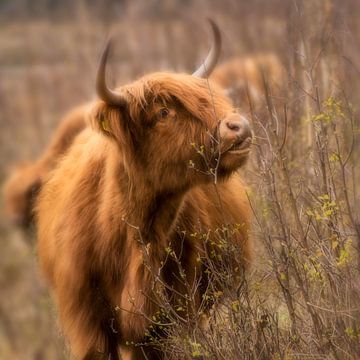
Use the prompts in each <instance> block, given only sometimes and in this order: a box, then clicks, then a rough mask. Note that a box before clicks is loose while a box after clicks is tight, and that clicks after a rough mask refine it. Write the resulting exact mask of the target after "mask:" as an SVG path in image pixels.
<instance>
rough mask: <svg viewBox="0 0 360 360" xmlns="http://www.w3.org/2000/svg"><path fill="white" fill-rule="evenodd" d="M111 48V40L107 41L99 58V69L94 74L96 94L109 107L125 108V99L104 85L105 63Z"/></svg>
mask: <svg viewBox="0 0 360 360" xmlns="http://www.w3.org/2000/svg"><path fill="white" fill-rule="evenodd" d="M110 47H111V39H109V40H108V42H107V44H106V46H105V48H104V50H103V52H102V54H101V58H100V63H99V67H98V70H97V74H96V92H97V94H98V96H99V98H100V99H101V100H103V101H105V102H106V103H107V104H109V105H115V106H125V105H126V99H125V98H124V97H123V96H122V95H121V94H119V93H117V92H115V91H113V90H111V89H109V88H108V87H107V85H106V79H105V77H106V62H107V58H108V56H109V52H110Z"/></svg>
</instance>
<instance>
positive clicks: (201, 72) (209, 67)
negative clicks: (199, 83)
mask: <svg viewBox="0 0 360 360" xmlns="http://www.w3.org/2000/svg"><path fill="white" fill-rule="evenodd" d="M209 23H210V25H211V30H212V34H213V44H212V46H211V49H210V52H209V54H208V56H207V58H206V59H205V61H204V62H203V64H202V65H201V66H200V67H199V68H198V69H197V70H196V71H195V72H194V73H193V76H197V77H202V78H207V77H209V76H210V74H211V73H212V71H213V70H214V68H215V65H216V63H217V61H218V60H219V57H220V51H221V34H220V29H219V27H218V26H217V25H216V23H215V22H214V21H213V20H212V19H209Z"/></svg>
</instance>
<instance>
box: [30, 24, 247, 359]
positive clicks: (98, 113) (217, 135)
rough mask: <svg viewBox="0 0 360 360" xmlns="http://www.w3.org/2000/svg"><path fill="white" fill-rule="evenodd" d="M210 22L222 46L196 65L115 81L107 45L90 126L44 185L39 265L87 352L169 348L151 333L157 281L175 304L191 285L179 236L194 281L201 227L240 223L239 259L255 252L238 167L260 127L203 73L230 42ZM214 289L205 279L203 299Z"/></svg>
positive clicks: (74, 346)
mask: <svg viewBox="0 0 360 360" xmlns="http://www.w3.org/2000/svg"><path fill="white" fill-rule="evenodd" d="M212 30H213V34H214V39H215V40H214V44H213V46H212V49H211V51H210V53H209V55H208V57H207V59H206V60H205V63H204V64H203V65H202V66H201V67H200V68H199V70H197V71H196V72H195V73H194V74H193V75H186V74H176V73H154V74H150V75H147V76H144V77H142V78H140V79H139V80H137V81H135V82H133V83H131V84H130V85H126V86H122V87H120V88H117V89H116V90H111V89H109V88H108V87H107V85H106V81H105V68H106V61H107V57H108V52H109V46H110V45H109V44H108V45H107V47H106V49H105V51H104V52H103V54H102V57H101V60H100V65H99V69H98V74H97V93H98V95H99V97H100V99H101V100H100V101H98V102H97V103H96V105H95V106H94V108H93V109H92V111H91V112H90V114H89V121H90V123H91V128H88V129H86V130H85V131H83V132H82V133H81V135H79V136H78V137H77V139H76V140H75V142H74V143H73V145H72V146H71V148H70V150H69V151H68V153H67V154H66V156H65V157H64V158H63V159H62V160H61V162H60V163H59V165H58V166H57V167H56V168H55V169H54V170H53V171H52V172H51V173H50V174H49V177H48V180H47V182H46V184H45V185H44V186H43V187H42V189H41V192H40V195H39V197H38V202H37V221H38V253H39V260H40V265H41V268H42V270H43V272H44V274H45V276H46V279H47V281H48V283H49V284H50V286H51V288H52V292H53V296H54V299H55V303H56V305H57V308H58V314H59V318H60V324H61V327H62V330H63V333H64V335H65V336H66V338H67V339H68V341H69V345H70V347H71V351H72V353H73V354H74V355H75V357H76V358H78V359H95V358H98V356H101V354H103V356H104V358H106V359H110V358H111V359H113V360H114V359H119V352H121V350H122V349H126V352H127V355H128V356H129V357H131V358H132V359H140V358H146V359H153V358H162V354H161V353H160V352H156V351H155V349H154V348H152V347H151V346H150V345H147V344H146V336H145V334H146V331H147V329H148V327H149V325H150V324H151V319H153V316H154V315H155V314H156V313H157V311H158V310H159V305H158V304H157V302H156V301H153V299H154V298H153V296H155V292H157V291H163V289H162V288H161V286H160V285H159V281H158V280H160V284H167V291H168V292H169V294H168V296H169V299H170V301H172V302H174V305H175V304H176V298H177V296H176V294H184V293H185V292H186V289H185V288H184V287H183V285H182V283H181V282H179V281H178V278H179V277H178V276H176V275H175V274H176V271H177V270H176V266H175V264H174V262H173V261H171V259H169V258H168V257H167V256H166V254H167V253H168V249H169V247H170V246H171V248H172V249H173V251H174V252H176V254H177V256H178V258H179V261H180V263H181V266H182V268H183V269H184V274H185V276H186V278H187V281H188V282H189V283H190V284H193V283H195V282H196V281H197V280H198V279H199V277H200V276H202V275H204V274H203V273H204V270H205V269H204V266H203V264H202V262H201V261H199V254H201V253H202V251H205V250H204V244H203V242H201V241H200V240H199V239H197V238H196V237H194V236H192V235H193V234H194V232H195V231H196V229H200V230H202V231H210V233H211V232H212V233H215V230H216V229H218V228H220V227H223V226H224V224H237V225H238V227H237V231H234V235H233V239H232V241H234V243H236V244H237V245H239V248H240V249H241V252H240V253H239V254H237V256H238V259H237V260H238V261H240V262H241V263H242V264H243V266H244V267H246V266H247V264H248V263H249V261H250V258H251V249H250V248H251V247H250V243H249V239H248V227H249V213H250V211H249V204H248V201H247V197H246V194H245V189H244V187H243V185H242V184H241V181H240V179H239V175H238V174H237V173H236V170H237V169H239V167H241V166H242V165H243V164H244V162H245V161H246V159H247V157H248V154H249V151H250V144H251V138H252V133H251V129H250V126H249V123H248V121H247V120H246V119H245V118H244V117H243V116H241V114H238V113H237V112H236V110H235V109H234V107H233V106H232V104H231V102H230V101H229V100H228V99H227V98H226V97H225V96H224V95H223V92H222V90H221V89H220V88H217V87H216V85H214V84H212V83H209V82H208V81H207V80H206V79H204V78H206V77H208V76H209V74H210V73H211V71H212V70H213V68H214V66H215V64H216V61H217V58H218V56H219V52H220V43H221V38H220V32H219V30H218V28H217V27H216V25H215V24H213V23H212ZM213 239H214V241H216V236H214V237H213ZM180 244H181V245H180ZM206 278H207V277H206V276H205V275H204V276H203V281H206ZM159 286H160V288H159ZM205 288H206V284H203V286H199V288H198V289H197V294H196V299H195V302H196V304H195V305H196V306H199V303H200V301H201V296H202V291H204V289H205ZM169 289H170V290H169ZM171 289H172V290H173V291H171ZM129 343H141V344H142V346H140V347H134V348H132V347H129V346H128V344H129ZM127 346H128V347H127Z"/></svg>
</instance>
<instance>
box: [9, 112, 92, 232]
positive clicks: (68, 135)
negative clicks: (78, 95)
mask: <svg viewBox="0 0 360 360" xmlns="http://www.w3.org/2000/svg"><path fill="white" fill-rule="evenodd" d="M88 106H89V105H84V106H79V107H78V108H76V109H74V110H72V111H71V112H69V114H67V115H66V116H65V117H64V119H63V120H62V121H61V122H60V126H59V127H58V129H56V131H55V134H54V135H53V137H52V140H51V142H50V144H49V146H48V148H47V149H46V150H45V152H44V154H43V155H42V156H41V157H40V158H39V159H38V160H37V161H36V162H34V163H30V162H29V163H22V164H20V165H18V166H17V167H16V168H15V169H14V170H13V171H12V174H11V176H10V177H9V179H8V180H7V181H6V183H5V185H4V207H5V214H6V216H7V218H8V219H9V220H10V221H11V223H13V224H14V225H18V226H21V227H22V228H23V229H24V230H27V229H28V228H29V227H30V226H31V225H32V223H33V206H34V203H35V199H36V196H37V194H38V192H39V190H40V188H41V185H42V183H43V180H44V178H45V176H46V175H47V173H48V172H49V171H50V170H51V169H52V168H54V166H55V165H56V163H57V161H58V160H59V158H60V157H61V156H62V155H64V153H65V152H66V150H67V149H68V148H69V147H70V145H71V144H72V142H73V141H74V138H75V137H76V136H77V135H78V134H79V132H81V131H82V130H83V129H84V128H85V124H86V123H85V114H86V109H87V107H88Z"/></svg>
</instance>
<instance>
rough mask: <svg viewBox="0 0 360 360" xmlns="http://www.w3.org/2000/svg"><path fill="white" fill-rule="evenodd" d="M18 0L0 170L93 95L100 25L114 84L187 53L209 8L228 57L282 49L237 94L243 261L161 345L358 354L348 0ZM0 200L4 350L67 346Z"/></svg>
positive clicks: (2, 47)
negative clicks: (242, 130) (246, 236)
mask: <svg viewBox="0 0 360 360" xmlns="http://www.w3.org/2000/svg"><path fill="white" fill-rule="evenodd" d="M17 3H18V6H15V5H14V6H11V4H10V2H6V1H5V2H4V4H5V5H3V4H2V3H1V2H0V127H1V131H0V185H1V184H2V183H3V181H4V180H5V179H6V177H7V176H8V174H9V173H10V172H11V168H12V166H14V165H16V164H17V163H19V162H21V161H31V160H34V159H36V158H37V157H38V156H39V154H41V152H42V150H43V149H44V148H45V146H46V145H47V143H48V140H49V137H50V135H51V133H52V131H53V130H54V129H55V128H56V126H57V124H58V123H59V121H60V119H61V116H62V115H63V114H64V113H65V112H66V111H68V110H69V109H71V108H72V107H73V106H76V105H78V104H81V103H83V102H87V101H89V100H91V99H93V98H94V76H95V70H96V64H97V60H98V56H99V53H100V51H101V48H102V45H103V43H104V40H105V39H106V37H107V35H108V34H109V32H110V31H111V33H112V34H113V35H114V38H115V46H114V53H113V55H112V60H111V65H110V68H111V75H110V77H111V78H112V79H116V83H117V84H122V83H126V82H128V81H129V80H131V79H134V78H136V77H138V76H139V75H141V74H144V73H148V72H150V71H157V70H160V69H169V70H176V71H188V72H191V71H192V70H193V69H195V68H196V67H197V65H198V64H199V63H200V61H201V59H202V56H203V55H204V54H205V53H206V51H207V48H208V40H207V38H208V37H207V30H208V29H207V27H206V22H205V18H206V16H211V17H213V18H214V19H216V20H217V22H218V23H219V25H220V27H221V29H222V32H223V38H224V43H223V49H224V51H223V60H224V61H225V60H226V59H229V58H231V57H233V56H244V55H247V54H254V53H259V52H261V53H268V52H271V53H273V54H275V55H276V56H278V57H279V58H280V60H281V63H282V64H283V66H284V69H285V72H284V80H283V84H282V85H281V86H280V87H279V86H273V84H272V83H270V82H268V81H267V79H266V77H265V76H264V79H263V84H262V85H263V86H262V95H261V97H260V100H258V101H257V102H256V103H255V102H254V101H253V99H251V97H249V99H248V101H246V102H245V105H244V104H243V105H242V106H243V107H242V110H243V112H244V113H245V114H246V115H247V116H248V118H249V119H250V120H251V122H252V124H253V127H254V131H255V144H254V149H253V154H252V159H251V161H250V162H249V163H248V164H247V167H246V169H244V170H242V173H243V176H244V179H245V181H246V183H247V186H248V195H249V199H250V202H251V205H252V208H253V212H254V221H253V226H252V229H251V234H252V237H253V239H254V243H255V246H254V248H255V263H254V265H253V267H252V270H251V273H250V274H248V275H247V277H246V278H244V279H241V281H238V283H237V284H233V281H232V277H231V274H229V269H226V268H224V269H223V272H222V273H217V274H215V275H214V276H215V277H217V278H218V279H221V281H222V282H223V284H224V289H222V290H223V291H221V292H219V291H218V290H217V291H216V292H214V291H212V289H209V293H208V296H209V298H211V300H212V301H214V302H215V304H216V305H217V306H215V307H214V311H213V320H212V321H211V322H210V324H209V326H208V328H207V330H206V331H205V332H203V331H202V330H201V328H200V327H199V323H200V322H201V315H202V314H198V317H197V318H196V319H195V320H194V319H188V321H187V322H186V321H185V323H184V322H183V321H182V322H181V321H179V320H178V319H177V318H176V317H175V318H174V319H171V320H172V323H173V325H172V326H171V328H166V329H165V331H166V332H167V333H168V338H167V340H166V341H163V342H161V343H159V346H162V347H163V348H164V349H165V350H166V351H167V354H168V355H169V357H171V356H172V358H175V359H176V358H180V354H181V356H183V357H184V358H186V359H191V358H199V357H200V356H203V358H205V359H358V358H360V303H359V298H360V206H359V204H360V166H359V163H358V159H359V156H360V120H359V108H360V3H359V2H358V0H344V1H340V0H317V1H315V0H306V1H305V0H303V1H301V0H293V1H292V0H288V1H285V0H282V1H280V0H256V1H251V2H250V1H245V0H244V1H236V0H225V1H222V2H216V1H209V2H205V1H200V0H197V1H193V2H191V1H180V0H177V1H176V0H168V1H163V2H162V1H149V2H142V1H138V0H135V1H132V2H130V1H128V2H126V1H118V2H116V1H107V2H106V3H105V4H107V5H106V6H108V7H109V8H107V7H106V6H105V5H104V7H102V6H101V5H98V6H95V5H94V4H93V2H90V1H79V2H74V3H76V5H74V4H73V5H71V2H68V1H66V2H64V4H66V8H65V10H64V11H59V9H61V6H60V5H58V6H56V9H57V12H55V13H52V10H51V7H50V6H49V8H46V10H42V11H40V10H39V9H42V8H41V6H40V5H39V7H38V8H37V7H36V6H34V9H32V6H31V5H29V4H31V2H26V1H18V2H17V1H14V3H13V4H17ZM40 3H41V4H45V3H46V2H45V1H41V2H39V4H40ZM49 3H50V2H49ZM54 3H56V4H57V3H58V2H56V1H54ZM9 4H10V5H9ZM91 4H92V5H91ZM111 9H113V11H111ZM30 10H31V11H30ZM67 11H68V12H69V13H68V14H67ZM10 19H11V20H10ZM234 101H239V99H238V98H237V97H236V94H235V95H234ZM242 103H243V102H242ZM1 202H2V199H1V198H0V205H1ZM0 208H1V209H2V207H1V206H0ZM0 211H2V210H0ZM0 214H1V216H0V249H1V250H0V289H1V296H0V359H19V360H22V359H24V360H25V359H34V360H35V359H36V360H42V359H44V360H47V359H59V360H60V359H67V358H69V355H68V351H67V350H66V346H65V345H64V343H63V340H62V338H61V334H60V333H59V331H58V329H57V327H56V314H55V310H54V308H53V305H52V303H51V300H50V297H49V295H48V293H47V290H46V288H45V286H44V284H43V283H42V281H41V278H40V276H39V274H38V271H37V266H36V247H34V246H33V244H32V239H33V234H24V233H23V232H22V231H21V230H19V229H17V228H16V227H14V226H11V225H10V224H9V223H8V222H7V220H6V218H5V216H4V215H3V214H2V212H0ZM224 251H237V249H233V248H227V247H226V246H225V250H224ZM208 261H209V263H211V258H209V259H208ZM164 301H165V302H166V300H164ZM166 305H167V304H164V308H166ZM190 320H191V321H190ZM154 341H157V340H156V339H154Z"/></svg>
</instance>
